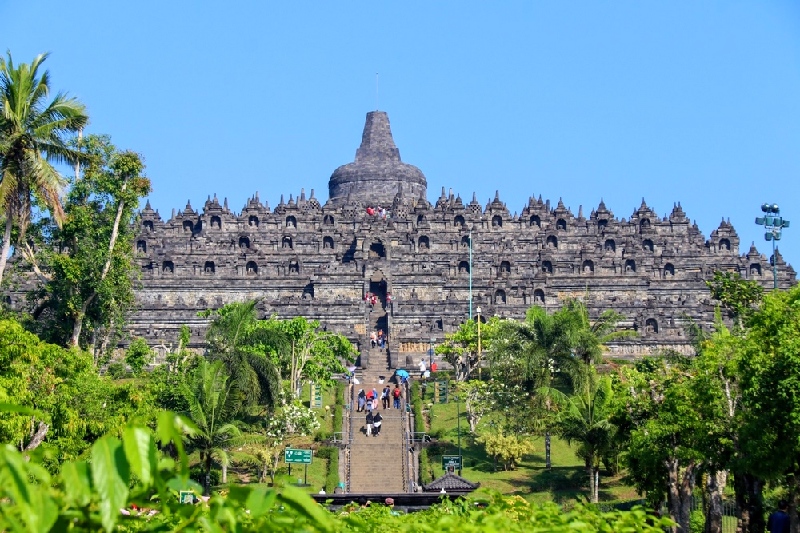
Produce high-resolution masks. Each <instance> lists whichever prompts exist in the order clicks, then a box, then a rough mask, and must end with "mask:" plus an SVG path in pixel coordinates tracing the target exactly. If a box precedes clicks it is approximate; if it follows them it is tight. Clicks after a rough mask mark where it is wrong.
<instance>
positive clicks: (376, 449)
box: [350, 349, 407, 494]
mask: <svg viewBox="0 0 800 533" xmlns="http://www.w3.org/2000/svg"><path fill="white" fill-rule="evenodd" d="M376 351H378V352H379V353H380V354H384V357H385V352H382V351H380V350H377V349H376ZM372 355H373V354H372V353H371V354H370V356H371V357H372ZM375 355H376V360H379V359H378V356H377V354H375ZM376 362H377V361H376ZM375 367H377V368H375ZM383 367H385V363H378V364H374V365H373V368H370V369H368V370H366V371H364V373H363V374H362V375H361V376H359V379H360V380H361V384H359V385H356V386H355V391H356V394H357V393H358V390H359V389H362V388H363V389H364V390H365V391H370V390H372V389H373V388H374V389H377V391H378V395H380V393H381V391H382V390H383V387H385V386H386V384H387V383H388V381H385V382H384V384H381V383H379V379H380V378H379V376H385V377H386V379H387V380H388V378H390V377H391V373H390V372H389V371H387V370H382V369H381V368H383ZM389 386H390V387H391V388H392V389H393V388H394V384H389ZM404 405H405V404H403V407H404ZM377 411H378V412H380V414H381V416H382V417H383V423H382V425H381V432H380V435H378V436H377V437H367V436H366V434H365V432H364V429H365V428H366V413H365V412H361V413H357V412H355V411H353V416H354V417H355V418H354V424H353V433H354V434H353V440H352V443H351V445H350V492H351V493H356V494H376V493H377V494H381V493H382V494H397V493H401V492H406V490H407V487H405V486H404V483H403V480H404V478H405V476H406V474H405V472H404V462H403V457H404V455H403V454H406V457H407V450H406V446H405V443H404V437H405V435H404V426H405V418H404V416H405V409H404V408H402V409H393V408H391V405H390V409H383V406H382V404H381V403H380V400H379V405H378V409H377Z"/></svg>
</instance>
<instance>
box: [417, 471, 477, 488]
mask: <svg viewBox="0 0 800 533" xmlns="http://www.w3.org/2000/svg"><path fill="white" fill-rule="evenodd" d="M480 486H481V484H480V483H472V482H471V481H467V480H466V479H464V478H463V477H461V476H457V475H456V474H453V473H452V472H448V473H446V474H445V475H443V476H442V477H440V478H438V479H434V480H433V481H431V482H430V483H428V484H427V485H424V486H423V487H422V490H423V491H424V492H440V491H441V490H442V489H444V490H445V491H447V492H472V491H473V490H475V489H477V488H478V487H480Z"/></svg>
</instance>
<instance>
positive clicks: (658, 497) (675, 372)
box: [612, 356, 707, 531]
mask: <svg viewBox="0 0 800 533" xmlns="http://www.w3.org/2000/svg"><path fill="white" fill-rule="evenodd" d="M693 377H694V374H693V370H692V367H691V361H690V360H689V359H688V358H686V357H682V356H674V357H670V358H664V357H661V358H648V359H643V360H641V361H638V362H637V363H636V365H635V367H634V368H625V369H623V372H622V373H621V376H620V381H619V386H618V388H617V394H619V395H620V401H619V402H617V411H616V414H615V416H614V417H613V418H612V422H613V423H614V425H615V426H616V427H617V430H618V432H619V433H621V434H624V435H625V437H626V440H627V453H626V454H625V458H626V461H627V463H628V475H629V477H630V479H631V480H632V481H633V483H634V485H635V486H636V488H637V489H638V490H639V492H646V493H647V497H648V500H649V502H650V504H651V505H652V507H653V508H659V507H660V506H661V504H662V503H664V502H665V501H666V504H667V509H668V512H669V514H670V516H671V517H672V519H673V520H675V522H676V523H677V524H678V525H680V527H681V528H683V529H680V530H679V531H689V519H690V512H691V506H692V498H693V492H694V488H695V482H696V479H697V475H698V473H700V471H701V469H702V467H703V461H704V459H705V455H704V453H705V450H704V449H703V446H704V443H705V441H704V438H703V432H704V431H705V430H706V429H707V424H706V423H705V422H704V421H703V420H701V419H700V418H699V417H698V410H697V405H696V404H695V397H694V391H693V387H692V386H691V381H692V379H693ZM673 531H678V530H674V529H673Z"/></svg>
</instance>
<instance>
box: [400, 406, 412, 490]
mask: <svg viewBox="0 0 800 533" xmlns="http://www.w3.org/2000/svg"><path fill="white" fill-rule="evenodd" d="M400 409H402V411H401V413H402V414H401V419H400V427H401V431H400V446H402V448H401V453H400V457H401V458H402V460H403V462H402V469H403V492H411V491H410V490H409V481H410V478H409V460H408V453H409V452H408V450H409V447H408V442H407V440H408V439H407V436H408V431H407V430H406V422H407V420H408V412H407V409H406V399H405V398H403V400H402V401H401V402H400Z"/></svg>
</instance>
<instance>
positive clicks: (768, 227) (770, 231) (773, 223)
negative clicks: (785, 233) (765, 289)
mask: <svg viewBox="0 0 800 533" xmlns="http://www.w3.org/2000/svg"><path fill="white" fill-rule="evenodd" d="M761 211H762V212H763V213H766V216H763V217H756V224H758V225H759V226H764V230H765V232H764V239H765V240H767V241H772V257H771V258H770V263H772V287H773V288H774V289H777V288H778V258H777V257H776V256H775V252H776V250H777V245H776V242H775V241H779V240H781V235H782V230H783V229H784V228H788V227H789V224H790V222H789V221H788V220H786V219H784V218H783V217H781V216H779V215H780V213H781V210H780V208H779V207H778V204H770V203H765V204H762V205H761Z"/></svg>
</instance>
